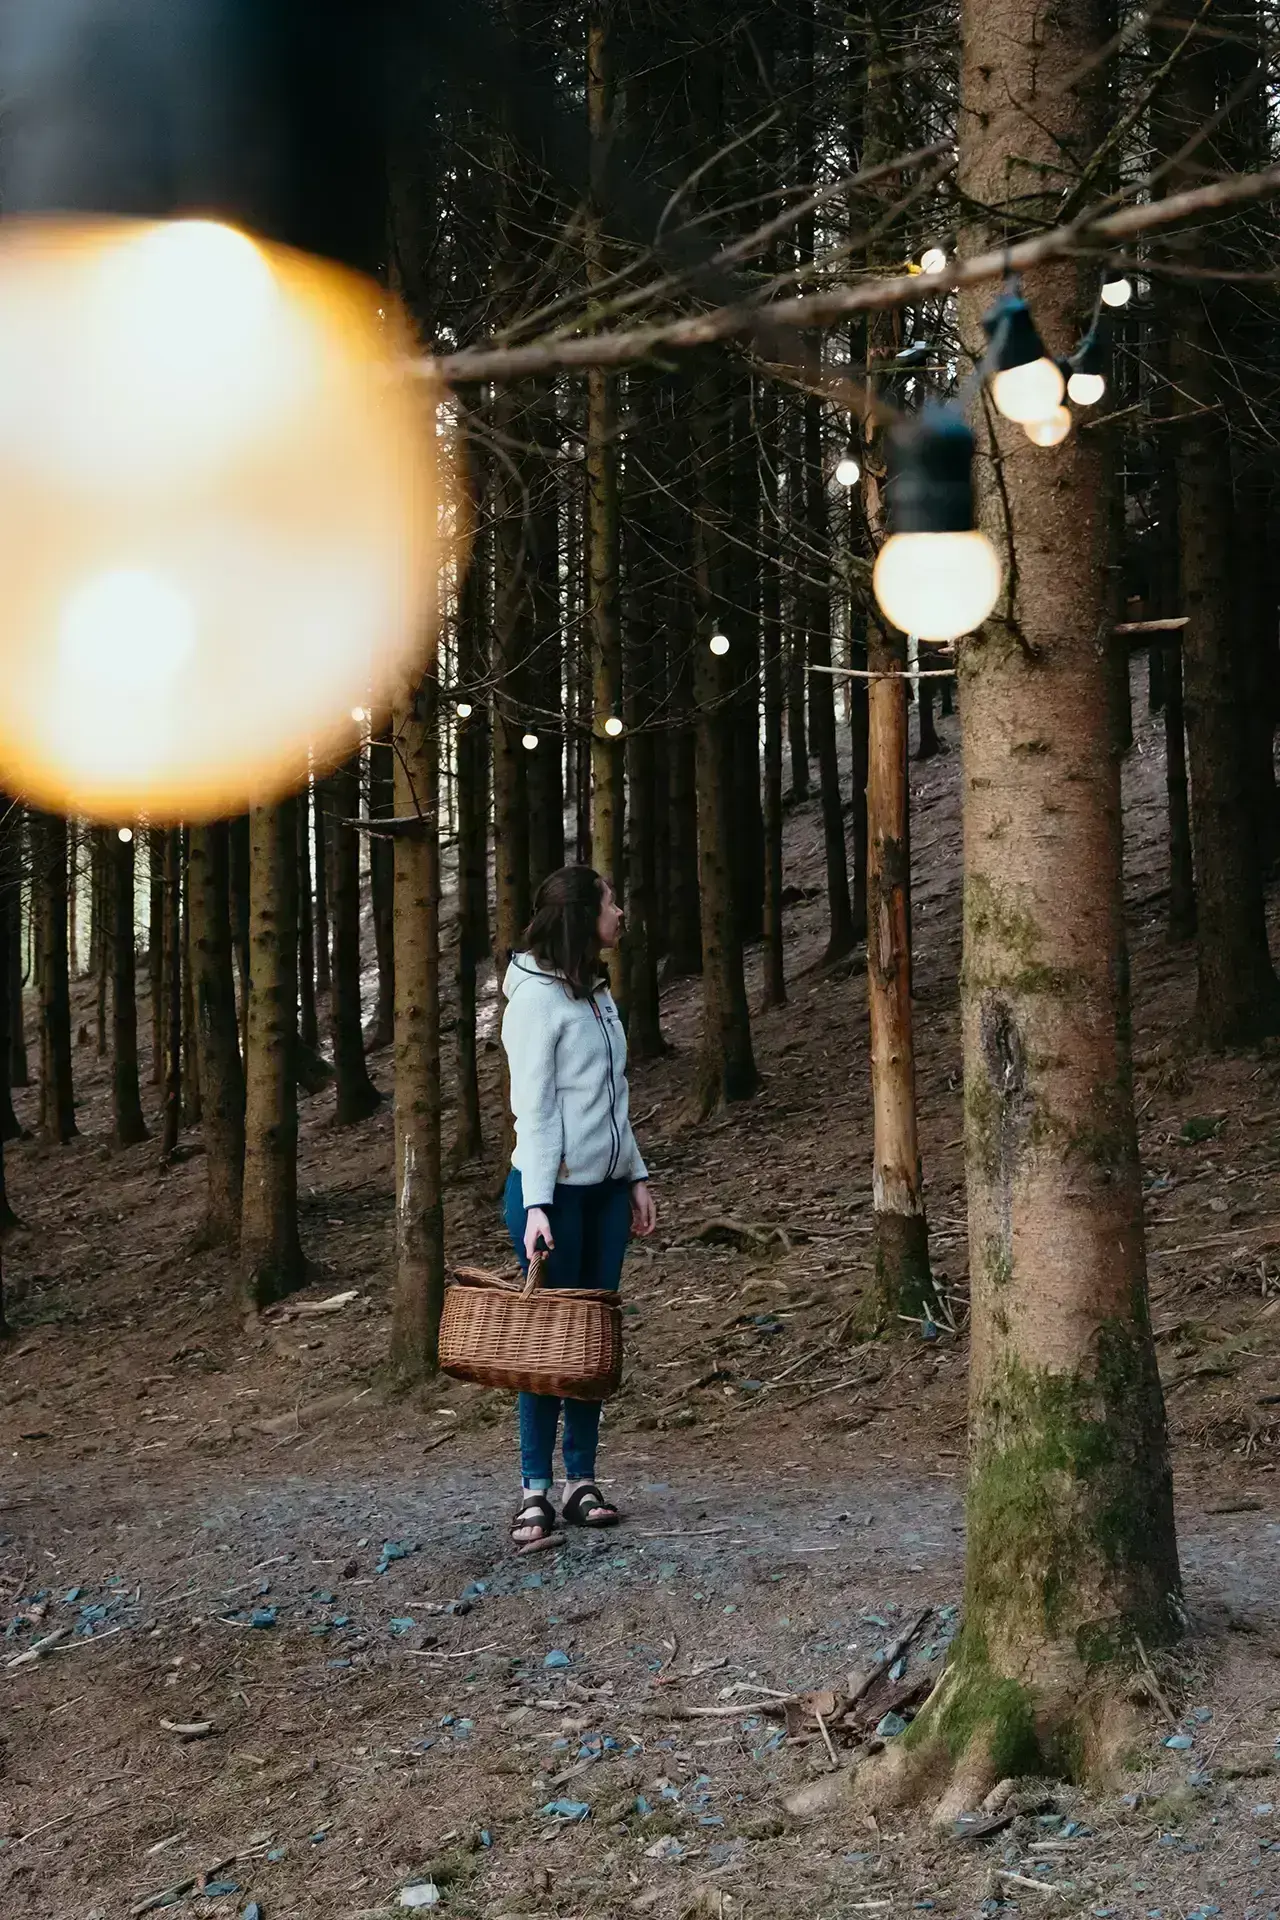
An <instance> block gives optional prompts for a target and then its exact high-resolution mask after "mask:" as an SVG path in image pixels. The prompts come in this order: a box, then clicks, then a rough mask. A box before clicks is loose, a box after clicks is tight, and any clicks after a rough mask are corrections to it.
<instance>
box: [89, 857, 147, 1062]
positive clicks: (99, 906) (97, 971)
mask: <svg viewBox="0 0 1280 1920" xmlns="http://www.w3.org/2000/svg"><path fill="white" fill-rule="evenodd" d="M134 868H135V881H136V869H137V853H136V851H135V854H134ZM114 884H115V881H114V869H113V866H112V854H111V832H110V829H109V828H108V827H95V828H94V829H93V981H94V1013H95V1016H96V1020H95V1044H94V1051H95V1053H96V1054H97V1056H98V1058H99V1059H100V1060H104V1059H105V1058H106V1054H107V1007H108V1004H109V997H110V986H111V965H112V961H111V923H112V920H113V919H114V907H113V905H112V899H113V888H114ZM134 971H135V975H136V972H137V968H136V965H135V969H134ZM135 985H136V980H135ZM135 1019H136V1016H135Z"/></svg>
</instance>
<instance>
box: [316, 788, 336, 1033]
mask: <svg viewBox="0 0 1280 1920" xmlns="http://www.w3.org/2000/svg"><path fill="white" fill-rule="evenodd" d="M311 795H312V803H313V804H312V824H313V826H314V828H315V839H316V995H317V998H319V999H323V998H324V996H325V995H326V994H327V993H329V992H331V991H332V988H333V967H332V961H331V956H332V953H333V937H332V934H331V932H330V928H329V835H328V830H327V828H326V825H325V817H324V800H323V788H322V787H321V784H320V782H319V781H318V780H316V781H313V782H312V786H311Z"/></svg>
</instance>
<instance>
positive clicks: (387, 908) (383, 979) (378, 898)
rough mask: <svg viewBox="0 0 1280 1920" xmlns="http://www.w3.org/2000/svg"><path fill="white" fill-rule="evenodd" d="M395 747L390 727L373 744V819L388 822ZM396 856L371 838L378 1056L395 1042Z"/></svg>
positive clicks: (371, 1047) (372, 1028)
mask: <svg viewBox="0 0 1280 1920" xmlns="http://www.w3.org/2000/svg"><path fill="white" fill-rule="evenodd" d="M392 790H393V773H392V746H391V732H390V727H389V725H388V726H387V727H385V728H383V729H382V731H381V732H380V733H379V734H378V736H377V737H376V738H374V739H371V740H370V742H369V818H370V819H371V820H385V819H388V818H389V817H390V814H391V809H392ZM394 880H395V856H394V853H393V851H392V846H391V841H390V840H389V839H388V838H387V836H386V835H385V834H381V833H371V834H370V835H369V898H370V904H371V906H372V910H373V939H374V947H375V950H376V953H377V957H378V998H377V1000H376V1002H375V1003H374V1009H373V1019H372V1020H371V1021H370V1023H369V1031H368V1034H367V1035H366V1037H365V1048H366V1050H367V1051H368V1052H369V1053H377V1052H378V1051H379V1049H380V1048H382V1047H389V1046H390V1045H391V1042H392V1040H393V1039H394V1038H395V1025H396V1021H395V1012H396V962H395V929H394V926H393V918H394V910H393V904H392V894H393V890H394Z"/></svg>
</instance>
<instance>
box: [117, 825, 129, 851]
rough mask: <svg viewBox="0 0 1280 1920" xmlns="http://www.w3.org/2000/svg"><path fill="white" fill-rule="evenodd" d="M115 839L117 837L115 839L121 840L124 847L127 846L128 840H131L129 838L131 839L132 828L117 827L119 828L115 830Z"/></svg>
mask: <svg viewBox="0 0 1280 1920" xmlns="http://www.w3.org/2000/svg"><path fill="white" fill-rule="evenodd" d="M116 839H117V840H123V841H124V844H125V845H126V847H127V846H128V844H129V842H130V841H131V840H132V839H133V828H132V827H120V828H119V829H118V830H117V833H116Z"/></svg>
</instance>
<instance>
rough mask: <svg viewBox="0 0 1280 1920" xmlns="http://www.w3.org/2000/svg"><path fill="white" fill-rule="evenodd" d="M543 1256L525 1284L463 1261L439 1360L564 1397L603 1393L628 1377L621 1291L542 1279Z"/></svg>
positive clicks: (448, 1300) (502, 1383)
mask: <svg viewBox="0 0 1280 1920" xmlns="http://www.w3.org/2000/svg"><path fill="white" fill-rule="evenodd" d="M543 1265H544V1259H543V1256H542V1255H541V1254H539V1253H536V1254H535V1255H534V1256H533V1259H532V1260H531V1261H530V1262H529V1277H528V1279H527V1280H526V1281H525V1282H524V1283H523V1285H521V1283H520V1282H519V1281H517V1280H505V1279H503V1277H502V1275H501V1274H497V1273H485V1272H482V1271H481V1270H480V1269H478V1268H475V1267H458V1268H456V1269H455V1270H454V1274H453V1278H452V1281H451V1283H450V1285H449V1288H448V1291H447V1292H446V1294H445V1300H444V1317H443V1319H442V1320H441V1322H440V1365H441V1367H442V1368H443V1370H444V1371H445V1373H451V1374H453V1375H455V1377H456V1378H457V1379H459V1380H471V1381H474V1382H475V1384H476V1385H477V1386H481V1387H505V1388H507V1389H508V1390H509V1391H511V1392H513V1393H549V1394H554V1395H555V1396H556V1397H557V1398H558V1399H562V1400H605V1399H607V1398H608V1396H609V1395H610V1394H611V1393H616V1392H617V1390H618V1387H619V1385H620V1384H621V1381H622V1307H621V1303H620V1302H619V1299H618V1296H617V1294H616V1293H605V1292H600V1291H597V1290H595V1289H589V1288H586V1287H544V1286H543V1285H542V1284H541V1281H542V1270H543Z"/></svg>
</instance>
